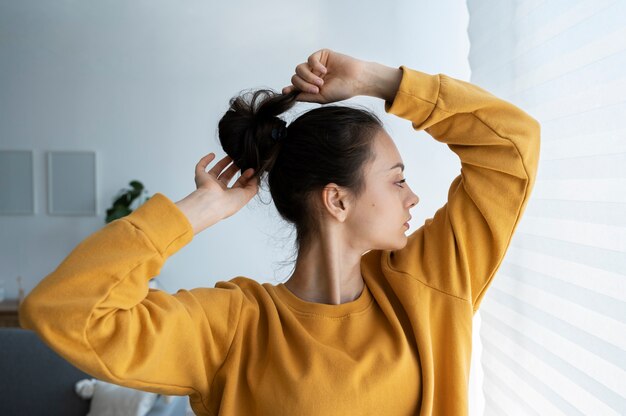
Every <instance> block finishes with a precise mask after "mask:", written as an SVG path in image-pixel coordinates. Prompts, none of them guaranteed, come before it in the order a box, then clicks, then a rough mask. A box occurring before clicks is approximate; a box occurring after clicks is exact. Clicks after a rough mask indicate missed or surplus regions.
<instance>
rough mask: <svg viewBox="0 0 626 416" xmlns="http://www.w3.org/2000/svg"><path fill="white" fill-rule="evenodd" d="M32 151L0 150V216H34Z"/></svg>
mask: <svg viewBox="0 0 626 416" xmlns="http://www.w3.org/2000/svg"><path fill="white" fill-rule="evenodd" d="M34 177H35V175H34V172H33V151H32V150H0V215H35V182H34Z"/></svg>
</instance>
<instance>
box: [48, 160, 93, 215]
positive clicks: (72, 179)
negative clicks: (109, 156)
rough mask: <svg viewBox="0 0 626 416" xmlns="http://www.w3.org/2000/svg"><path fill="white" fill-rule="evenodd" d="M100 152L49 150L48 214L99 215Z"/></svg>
mask: <svg viewBox="0 0 626 416" xmlns="http://www.w3.org/2000/svg"><path fill="white" fill-rule="evenodd" d="M96 199H97V189H96V152H91V151H69V152H61V151H51V152H48V214H49V215H87V216H95V215H97V212H96V207H97V200H96Z"/></svg>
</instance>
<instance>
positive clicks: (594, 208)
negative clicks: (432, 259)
mask: <svg viewBox="0 0 626 416" xmlns="http://www.w3.org/2000/svg"><path fill="white" fill-rule="evenodd" d="M467 6H468V11H469V26H468V35H469V39H470V53H469V56H468V59H469V61H470V68H471V82H472V83H475V84H477V85H479V86H481V87H483V88H485V89H487V90H488V91H490V92H492V93H493V94H495V95H497V96H499V97H501V98H503V99H505V100H507V101H510V102H512V103H513V104H515V105H517V106H519V107H520V108H522V109H524V110H525V111H527V112H528V113H529V114H530V115H532V116H533V117H534V118H536V119H537V120H538V121H539V122H540V123H541V127H542V129H541V131H542V135H541V154H540V162H539V168H538V175H537V181H536V184H535V188H534V190H533V193H532V196H531V200H530V201H529V203H528V206H527V209H526V211H525V213H524V216H523V217H522V219H521V222H520V224H519V225H518V228H517V230H516V233H515V234H514V236H513V239H512V241H511V245H510V246H509V250H508V252H507V254H506V256H505V259H504V261H503V262H502V265H501V267H500V269H499V270H498V272H497V274H496V276H495V278H494V280H493V282H492V284H491V286H490V288H489V289H488V292H487V294H486V296H485V299H484V301H483V302H482V304H481V308H480V310H479V312H478V314H480V322H481V324H480V330H479V331H480V336H479V339H480V343H481V349H482V356H481V359H480V362H481V370H482V373H483V394H484V399H485V400H484V414H485V415H498V416H500V415H551V416H552V415H626V1H623V0H618V1H615V0H613V1H608V0H594V1H582V0H547V1H540V0H526V1H495V0H468V1H467Z"/></svg>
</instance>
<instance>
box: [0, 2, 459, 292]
mask: <svg viewBox="0 0 626 416" xmlns="http://www.w3.org/2000/svg"><path fill="white" fill-rule="evenodd" d="M467 22H468V16H467V8H466V5H465V2H464V1H461V0H445V1H439V2H426V1H422V2H415V1H409V0H403V1H396V2H380V1H372V0H366V1H364V0H360V1H356V0H350V1H345V0H344V1H341V2H337V1H320V2H314V3H311V2H306V3H305V2H287V1H283V2H278V1H273V0H270V1H264V2H251V1H248V2H243V1H233V2H228V3H226V2H221V3H217V2H208V1H197V0H194V1H185V2H180V1H164V0H159V1H134V2H128V1H120V0H116V1H106V2H105V1H99V2H96V1H91V2H82V1H57V2H43V1H33V0H20V1H19V2H17V1H2V2H0V39H1V40H2V41H1V42H0V87H1V89H0V90H1V91H2V93H1V94H0V140H1V142H0V149H3V150H6V149H20V150H30V149H32V150H34V155H35V159H34V167H35V204H36V207H35V215H34V216H26V217H18V216H1V217H0V232H1V234H0V264H1V265H2V266H1V268H0V279H5V280H6V290H7V297H16V296H17V286H16V282H15V277H16V276H17V275H18V274H19V275H21V276H23V286H24V289H25V291H26V292H27V293H28V291H30V290H31V289H32V288H33V287H34V286H35V285H36V284H37V283H38V282H39V281H40V280H41V279H42V278H43V277H45V276H46V275H47V274H48V273H50V272H51V271H53V270H54V268H55V267H56V266H57V265H58V264H59V263H60V262H61V261H62V260H63V259H64V258H65V256H66V255H67V254H68V253H69V251H70V250H71V249H72V248H73V247H75V246H76V245H77V244H78V243H79V242H80V241H81V240H83V239H84V238H86V237H87V236H88V235H89V234H91V233H92V232H94V231H96V230H97V229H99V228H100V227H102V226H103V225H104V217H105V210H106V209H107V208H108V207H109V206H110V205H111V202H112V198H113V196H114V195H115V194H116V193H117V192H118V190H119V189H121V188H123V187H126V186H127V185H128V182H129V181H130V180H132V179H137V180H140V181H142V182H143V183H144V184H145V185H146V187H147V189H148V190H149V191H150V194H154V193H156V192H160V193H163V194H164V195H166V196H168V197H169V198H170V199H172V200H173V201H177V200H179V199H181V198H183V197H184V196H186V195H187V194H188V193H190V192H191V191H193V189H194V181H193V172H194V165H195V164H196V162H197V161H198V159H199V158H200V157H201V156H203V155H205V154H206V153H209V152H211V151H214V152H216V153H217V156H218V157H222V156H223V152H222V150H221V148H220V146H219V142H218V140H217V136H216V127H217V121H218V120H219V118H220V117H221V116H222V114H223V113H224V111H225V110H226V109H227V105H228V100H229V99H230V98H231V97H232V96H233V95H234V94H236V93H237V92H238V91H240V90H242V89H246V88H252V87H261V86H268V87H271V88H274V89H277V90H280V89H281V88H282V87H283V86H285V85H288V84H289V80H290V78H291V75H292V73H293V70H294V67H295V66H296V65H297V64H298V63H300V62H303V61H304V60H305V59H306V57H307V56H308V55H309V54H310V53H312V52H314V51H316V50H317V49H320V48H322V47H329V48H331V49H335V50H337V51H340V52H342V53H346V54H350V55H353V56H355V57H358V58H361V59H365V60H372V61H379V62H381V63H384V64H387V65H390V66H399V65H402V64H403V65H407V66H409V67H412V68H415V69H418V70H421V71H425V72H429V73H433V74H434V73H445V74H448V75H451V76H454V77H456V78H460V79H464V80H469V78H470V72H469V65H468V62H467V56H468V53H469V43H468V39H467ZM358 101H359V102H360V103H365V104H367V105H368V106H370V107H372V108H375V109H376V110H377V111H378V112H379V114H384V110H383V103H382V101H380V100H375V99H360V100H358ZM306 108H308V107H307V105H304V104H303V105H302V106H301V110H304V109H306ZM383 119H384V120H385V122H386V123H387V126H388V131H389V132H390V134H391V135H392V137H393V138H394V140H395V142H396V144H397V146H398V148H399V149H400V152H401V153H402V155H403V159H404V161H405V164H406V165H407V170H406V176H407V179H408V180H409V182H410V183H411V185H412V188H413V189H414V191H415V192H416V193H417V194H418V195H419V197H420V200H421V202H420V204H419V205H418V206H417V207H416V208H415V209H414V210H413V211H412V215H413V220H412V224H411V231H412V230H415V229H416V228H417V227H419V226H420V225H422V224H423V223H424V220H425V219H426V218H429V217H431V216H432V215H433V214H434V212H435V211H436V210H437V209H438V208H439V207H440V206H442V205H443V204H444V203H445V201H446V196H447V191H448V187H449V184H450V182H451V181H452V179H453V178H454V177H455V176H456V175H458V174H459V172H460V162H459V160H458V158H457V156H456V155H454V154H453V153H452V152H451V151H450V150H449V149H448V148H447V146H445V145H443V144H441V143H438V142H436V141H435V140H434V139H432V138H430V136H428V135H427V134H426V133H425V132H419V133H416V132H414V131H413V130H412V128H411V126H410V123H409V122H408V121H406V120H401V119H398V118H396V117H395V116H391V115H383ZM49 150H95V151H96V152H97V158H98V170H97V178H98V179H97V181H98V189H97V195H98V199H99V200H98V216H97V217H56V216H54V217H53V216H48V215H47V208H46V201H47V193H46V186H45V183H46V175H45V159H44V157H45V152H46V151H49ZM262 197H263V200H264V201H269V200H270V198H269V194H267V193H263V195H262ZM277 230H278V232H277ZM292 241H293V234H292V230H291V228H289V227H287V226H285V225H284V224H283V223H282V222H281V221H279V220H278V217H277V214H276V211H275V208H274V206H273V205H272V204H269V205H263V204H260V203H258V201H257V199H254V200H253V201H252V202H251V203H250V204H249V206H248V207H246V208H244V209H242V210H241V211H240V212H238V213H237V214H236V215H234V216H233V217H230V218H228V219H227V220H225V221H223V222H221V223H219V224H217V225H215V226H214V227H211V228H210V229H208V230H206V231H205V232H203V233H202V234H199V235H198V236H196V237H195V239H194V240H193V241H192V243H190V244H189V245H188V246H186V247H185V248H184V249H182V250H181V251H180V252H178V253H177V254H176V255H174V256H173V257H171V258H170V259H169V260H168V262H167V263H166V265H165V266H164V267H163V269H162V273H161V275H160V277H159V280H160V282H161V284H162V285H163V286H164V288H165V289H166V290H168V291H169V292H175V291H176V290H177V289H179V288H192V287H197V286H209V287H212V286H213V285H214V284H215V282H217V281H218V280H228V279H230V278H232V277H234V276H237V275H244V276H248V277H252V278H255V279H257V280H258V281H260V282H272V283H275V284H276V283H279V282H280V281H283V280H284V279H285V278H286V277H288V274H289V272H290V270H291V266H290V265H289V267H282V268H281V264H280V262H281V261H285V260H289V259H288V255H289V254H290V253H291V250H292ZM241 253H244V254H243V258H242V254H241Z"/></svg>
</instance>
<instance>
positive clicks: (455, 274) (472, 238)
mask: <svg viewBox="0 0 626 416" xmlns="http://www.w3.org/2000/svg"><path fill="white" fill-rule="evenodd" d="M400 69H402V71H403V74H402V80H401V82H400V86H399V89H398V92H397V93H396V96H395V97H394V100H393V102H391V103H390V102H386V103H385V111H386V112H388V113H391V114H394V115H397V116H399V117H402V118H405V119H408V120H409V121H411V123H412V126H413V128H414V129H415V130H422V129H423V130H425V131H426V132H427V133H428V134H430V135H431V136H432V137H433V138H434V139H435V140H437V141H439V142H441V143H445V144H447V145H448V147H449V148H450V150H452V151H453V152H454V153H456V154H457V155H458V156H459V158H460V160H461V173H460V175H458V176H457V177H456V178H455V179H454V180H453V181H452V184H451V185H450V188H449V190H448V199H447V202H446V204H444V206H443V207H441V208H440V209H439V210H437V212H436V213H435V215H434V216H433V218H429V219H427V220H426V221H425V223H424V225H423V226H422V227H420V228H419V229H418V230H416V231H414V232H413V233H412V234H411V235H409V237H408V242H407V245H406V246H405V247H404V248H402V249H400V250H395V251H391V252H388V253H389V255H388V257H387V261H388V266H389V267H391V268H392V269H395V270H399V271H402V272H405V273H407V274H410V275H413V276H414V277H415V278H417V279H420V280H423V281H424V282H425V283H426V284H427V285H429V286H432V287H434V288H436V289H438V290H440V291H443V292H445V293H448V294H450V295H453V296H456V297H460V298H462V299H466V300H468V301H470V302H471V304H472V308H473V311H474V312H476V311H477V310H478V307H479V305H480V302H481V300H482V298H483V296H484V294H485V290H486V289H487V287H488V286H489V284H490V282H491V280H492V278H493V276H494V274H495V273H496V271H497V270H498V268H499V266H500V263H501V261H502V259H503V258H504V255H505V253H506V250H507V248H508V246H509V243H510V241H511V237H512V235H513V232H514V231H515V228H516V227H517V224H518V223H519V221H520V218H521V216H522V214H523V213H524V210H525V208H526V205H527V203H528V200H529V197H530V194H531V191H532V189H533V186H534V183H535V177H536V173H537V165H538V162H539V147H540V146H539V145H540V124H539V122H538V121H537V120H535V119H534V118H532V117H531V116H530V115H528V114H527V113H525V112H524V111H522V110H521V109H519V108H518V107H516V106H515V105H513V104H511V103H509V102H507V101H504V100H502V99H499V98H497V97H495V96H494V95H492V94H491V93H489V92H487V91H485V90H484V89H482V88H480V87H478V86H477V85H474V84H471V83H468V82H465V81H462V80H458V79H455V78H452V77H449V76H447V75H444V74H437V75H430V74H427V73H424V72H420V71H416V70H412V69H409V68H407V67H405V66H401V67H400Z"/></svg>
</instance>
